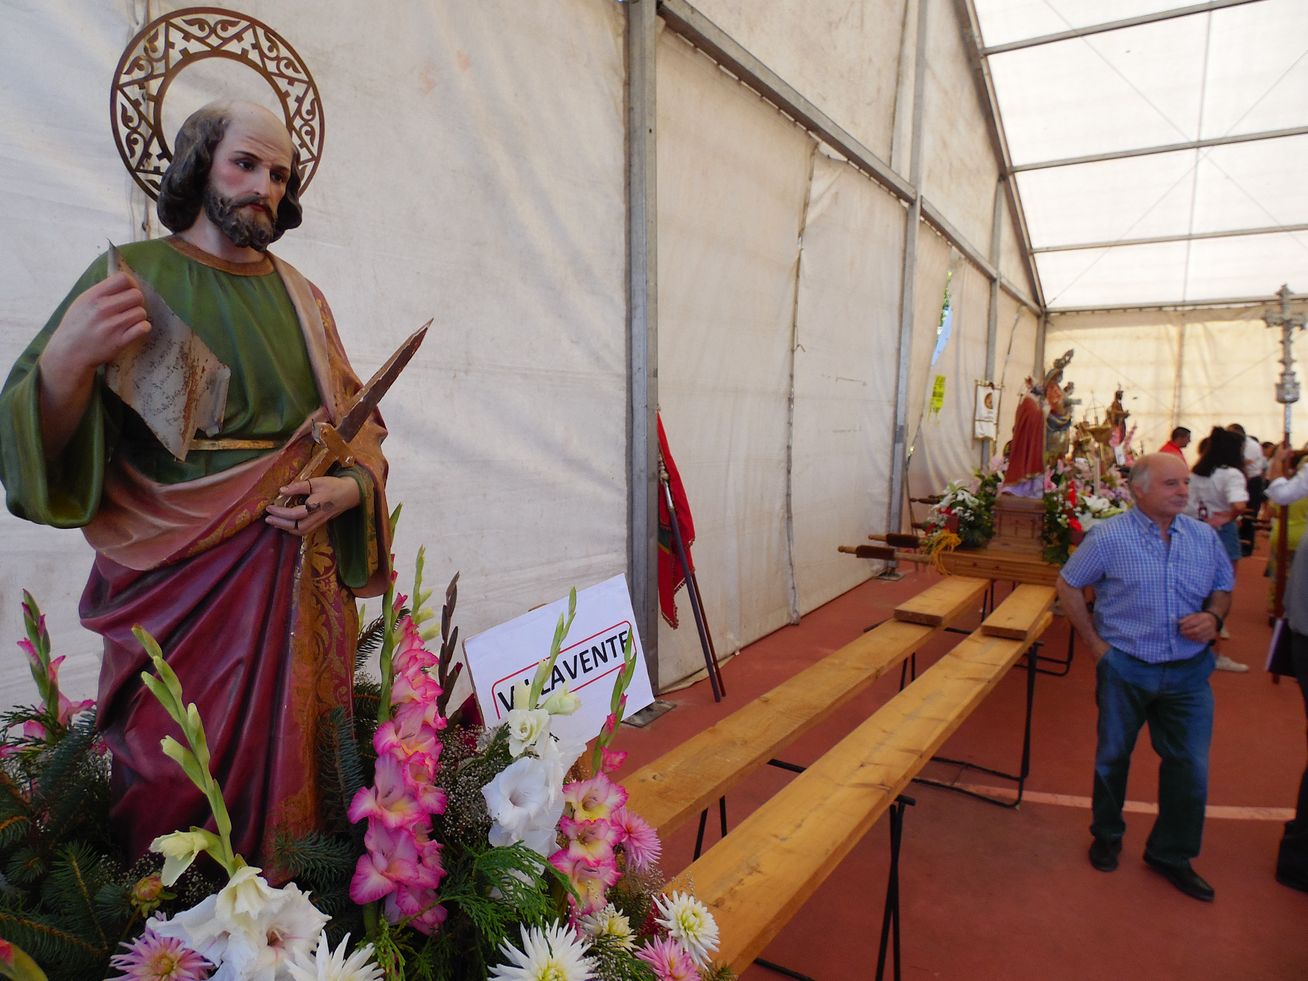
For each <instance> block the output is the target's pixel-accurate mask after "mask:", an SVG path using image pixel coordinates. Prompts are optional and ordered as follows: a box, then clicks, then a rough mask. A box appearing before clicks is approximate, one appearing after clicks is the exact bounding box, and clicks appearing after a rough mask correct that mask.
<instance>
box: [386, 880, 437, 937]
mask: <svg viewBox="0 0 1308 981" xmlns="http://www.w3.org/2000/svg"><path fill="white" fill-rule="evenodd" d="M382 912H383V913H384V914H385V916H386V919H387V920H389V921H390V922H391V923H399V922H400V921H401V920H405V919H407V920H408V922H409V926H411V927H413V928H414V929H415V930H417V931H418V932H419V933H422V934H425V935H427V936H429V937H430V936H431V935H432V934H433V933H435V932H436V930H437V929H438V928H439V927H440V925H441V924H442V923H444V922H445V920H446V918H447V917H448V916H449V912H448V911H447V910H446V909H445V907H444V906H442V905H440V904H439V903H437V902H436V893H435V892H434V891H432V890H430V889H424V890H420V891H415V890H413V889H397V890H395V892H394V893H393V894H391V895H390V896H387V897H386V903H385V905H384V906H383V907H382Z"/></svg>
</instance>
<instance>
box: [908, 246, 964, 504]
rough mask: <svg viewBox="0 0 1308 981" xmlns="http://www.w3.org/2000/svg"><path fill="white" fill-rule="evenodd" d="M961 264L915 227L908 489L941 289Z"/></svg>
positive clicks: (929, 380)
mask: <svg viewBox="0 0 1308 981" xmlns="http://www.w3.org/2000/svg"><path fill="white" fill-rule="evenodd" d="M962 261H963V260H962V257H961V256H960V255H959V254H958V253H957V252H955V251H954V250H953V249H952V248H951V247H950V245H949V243H948V242H946V241H945V240H944V239H943V238H942V237H941V236H940V235H939V234H938V233H937V232H936V231H935V230H934V229H932V228H929V227H928V226H926V225H922V224H919V226H918V232H917V258H916V262H915V263H914V275H913V322H912V332H911V335H910V337H909V339H908V344H909V354H908V393H907V401H906V402H905V404H906V405H907V407H908V414H907V417H906V421H905V427H904V432H905V440H906V443H907V447H908V477H907V481H908V483H909V487H910V490H911V486H912V485H911V482H912V478H913V473H914V469H915V468H914V465H913V457H914V456H915V455H916V454H917V451H918V437H919V434H920V432H921V431H922V427H923V422H924V420H925V419H926V415H927V409H928V408H929V405H930V397H931V386H932V381H933V378H934V375H935V370H934V369H933V368H932V366H931V355H932V353H933V352H934V350H935V346H936V332H937V330H938V328H939V326H940V311H941V307H942V305H943V303H944V299H945V287H946V286H950V285H951V283H950V280H951V274H955V273H957V271H958V268H959V265H960V263H961V262H962ZM914 493H915V492H914Z"/></svg>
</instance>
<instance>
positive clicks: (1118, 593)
mask: <svg viewBox="0 0 1308 981" xmlns="http://www.w3.org/2000/svg"><path fill="white" fill-rule="evenodd" d="M1190 480H1191V477H1190V473H1189V472H1188V471H1187V470H1186V468H1185V463H1184V462H1183V461H1181V460H1178V459H1177V458H1176V457H1175V456H1173V455H1172V454H1170V453H1151V454H1149V455H1148V456H1143V457H1141V458H1140V459H1138V460H1137V461H1136V462H1135V465H1134V466H1133V467H1132V468H1131V476H1130V488H1131V496H1132V497H1133V498H1134V499H1135V507H1133V508H1131V509H1130V510H1128V511H1125V512H1123V513H1122V514H1119V515H1117V516H1116V517H1112V518H1109V519H1108V520H1107V521H1104V522H1102V523H1100V524H1097V525H1095V527H1094V528H1092V529H1091V531H1090V533H1089V534H1088V535H1086V538H1085V541H1084V542H1082V543H1081V546H1080V547H1079V548H1078V549H1077V550H1076V551H1075V552H1073V553H1072V557H1071V558H1070V559H1068V560H1067V564H1066V565H1064V566H1063V569H1062V571H1061V572H1060V573H1059V576H1058V584H1057V589H1058V598H1059V601H1060V602H1061V603H1062V605H1063V610H1064V612H1065V613H1066V614H1067V618H1068V621H1069V622H1070V623H1071V624H1072V626H1073V627H1075V628H1076V632H1077V634H1078V635H1079V636H1080V637H1081V639H1082V640H1083V641H1084V642H1085V644H1086V646H1087V647H1089V649H1090V652H1091V653H1092V654H1093V655H1094V656H1095V658H1096V661H1097V665H1096V673H1097V681H1096V687H1095V704H1096V705H1097V706H1098V707H1099V720H1098V728H1097V736H1098V738H1097V742H1096V745H1095V766H1094V791H1093V797H1092V809H1093V813H1094V818H1093V821H1092V823H1091V825H1090V833H1091V835H1093V836H1094V840H1093V842H1092V843H1091V845H1090V864H1091V865H1093V866H1094V867H1095V868H1096V869H1098V870H1099V871H1101V872H1112V871H1113V870H1114V869H1116V868H1117V861H1118V855H1119V854H1120V853H1121V851H1122V837H1123V835H1124V834H1125V833H1126V822H1125V820H1124V819H1123V817H1122V808H1123V805H1124V804H1125V802H1126V785H1127V776H1128V774H1129V772H1130V766H1131V754H1132V752H1133V751H1134V749H1135V743H1136V739H1137V737H1138V736H1139V734H1140V729H1141V727H1142V726H1143V725H1144V724H1145V723H1146V722H1147V723H1148V724H1149V741H1150V743H1151V744H1152V745H1153V747H1154V750H1155V752H1157V753H1158V755H1159V756H1160V757H1161V759H1162V763H1161V765H1160V766H1159V769H1158V818H1157V820H1155V821H1154V826H1153V830H1152V831H1151V832H1150V834H1149V838H1148V840H1147V841H1146V842H1145V849H1144V860H1145V863H1146V864H1147V865H1148V866H1149V867H1150V868H1152V869H1154V870H1155V871H1157V872H1159V873H1160V874H1162V875H1163V876H1165V877H1166V878H1167V880H1168V881H1169V882H1170V883H1171V884H1172V885H1173V886H1175V887H1176V888H1177V889H1179V890H1180V891H1181V892H1183V893H1185V894H1186V895H1187V896H1191V897H1193V898H1195V899H1199V900H1202V901H1205V902H1211V901H1212V899H1213V887H1212V886H1210V885H1209V884H1208V883H1207V882H1205V881H1204V879H1203V877H1202V876H1200V875H1199V873H1198V872H1196V871H1195V870H1194V868H1193V866H1191V864H1190V861H1191V859H1193V858H1195V857H1196V856H1198V854H1199V849H1200V845H1201V844H1202V840H1203V828H1204V808H1205V806H1206V805H1207V801H1208V751H1209V748H1210V746H1211V744H1212V735H1213V690H1212V686H1211V684H1210V683H1209V676H1210V675H1211V674H1212V672H1213V653H1212V646H1211V645H1212V641H1213V639H1214V638H1215V637H1216V635H1217V631H1218V630H1219V629H1221V626H1222V622H1223V618H1224V617H1225V616H1226V613H1227V611H1228V610H1229V609H1230V607H1231V589H1232V587H1233V586H1234V584H1235V578H1234V575H1233V573H1232V569H1231V564H1230V563H1229V562H1228V561H1226V552H1225V549H1224V547H1223V545H1222V543H1221V542H1220V541H1218V539H1217V535H1216V532H1214V531H1213V530H1212V529H1211V528H1210V527H1208V526H1206V525H1204V524H1202V523H1200V522H1198V521H1195V520H1194V519H1192V518H1188V517H1186V516H1185V515H1184V514H1182V511H1184V510H1185V507H1186V504H1187V502H1188V500H1189V495H1188V492H1187V485H1188V484H1189V483H1190ZM1087 587H1094V590H1095V609H1094V616H1093V619H1092V618H1091V614H1090V610H1089V607H1088V605H1087V603H1086V597H1085V590H1086V588H1087Z"/></svg>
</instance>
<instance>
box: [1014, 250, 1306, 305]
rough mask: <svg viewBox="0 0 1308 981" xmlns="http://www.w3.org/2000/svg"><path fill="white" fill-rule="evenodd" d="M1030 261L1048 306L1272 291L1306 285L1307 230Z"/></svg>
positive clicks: (1151, 302)
mask: <svg viewBox="0 0 1308 981" xmlns="http://www.w3.org/2000/svg"><path fill="white" fill-rule="evenodd" d="M1036 268H1037V269H1038V270H1039V272H1040V280H1041V282H1042V283H1043V284H1044V288H1045V301H1046V303H1047V304H1048V305H1049V307H1050V309H1053V310H1060V309H1061V310H1067V309H1080V308H1086V307H1091V308H1096V307H1112V306H1143V305H1167V304H1172V303H1188V302H1195V301H1204V300H1225V299H1232V298H1237V297H1240V298H1247V297H1259V296H1265V297H1269V298H1270V297H1271V295H1272V294H1273V293H1275V292H1276V291H1277V290H1278V289H1279V288H1280V287H1281V284H1282V283H1288V285H1289V286H1290V289H1291V290H1293V291H1295V292H1301V291H1308V233H1302V232H1299V233H1294V232H1277V233H1275V234H1269V235H1247V236H1241V237H1239V238H1212V239H1193V240H1190V241H1184V242H1161V243H1154V244H1150V245H1131V246H1117V247H1115V248H1103V249H1082V250H1076V251H1070V252H1045V253H1040V254H1037V255H1036Z"/></svg>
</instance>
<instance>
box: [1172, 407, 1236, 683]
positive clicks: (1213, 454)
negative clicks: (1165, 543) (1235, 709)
mask: <svg viewBox="0 0 1308 981" xmlns="http://www.w3.org/2000/svg"><path fill="white" fill-rule="evenodd" d="M1199 454H1200V455H1199V462H1198V463H1196V464H1195V465H1194V469H1193V471H1192V472H1191V474H1190V503H1189V504H1187V505H1186V508H1185V513H1186V514H1188V515H1189V516H1190V517H1192V518H1197V519H1198V520H1200V521H1203V522H1205V523H1207V524H1209V525H1211V526H1212V527H1213V529H1214V530H1216V532H1217V537H1218V538H1220V539H1221V540H1222V545H1223V546H1225V548H1226V554H1227V555H1228V556H1229V557H1230V559H1231V571H1232V572H1234V571H1235V569H1236V566H1237V563H1238V562H1239V561H1240V556H1241V551H1240V531H1239V525H1238V524H1237V523H1236V519H1237V518H1238V517H1239V516H1240V512H1241V511H1242V510H1244V506H1245V504H1246V503H1248V501H1249V490H1248V487H1247V485H1246V483H1245V479H1244V438H1243V437H1242V436H1240V435H1239V434H1238V433H1233V432H1230V431H1229V430H1226V429H1220V428H1218V427H1216V426H1214V427H1213V431H1212V432H1211V433H1210V434H1209V435H1208V438H1207V439H1206V440H1204V441H1203V442H1202V443H1201V444H1200V446H1199ZM1222 635H1223V636H1226V631H1225V630H1223V631H1222ZM1217 670H1219V671H1248V670H1249V665H1247V664H1242V663H1240V662H1239V661H1234V660H1232V659H1231V658H1229V657H1227V656H1226V655H1225V654H1218V655H1217Z"/></svg>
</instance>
